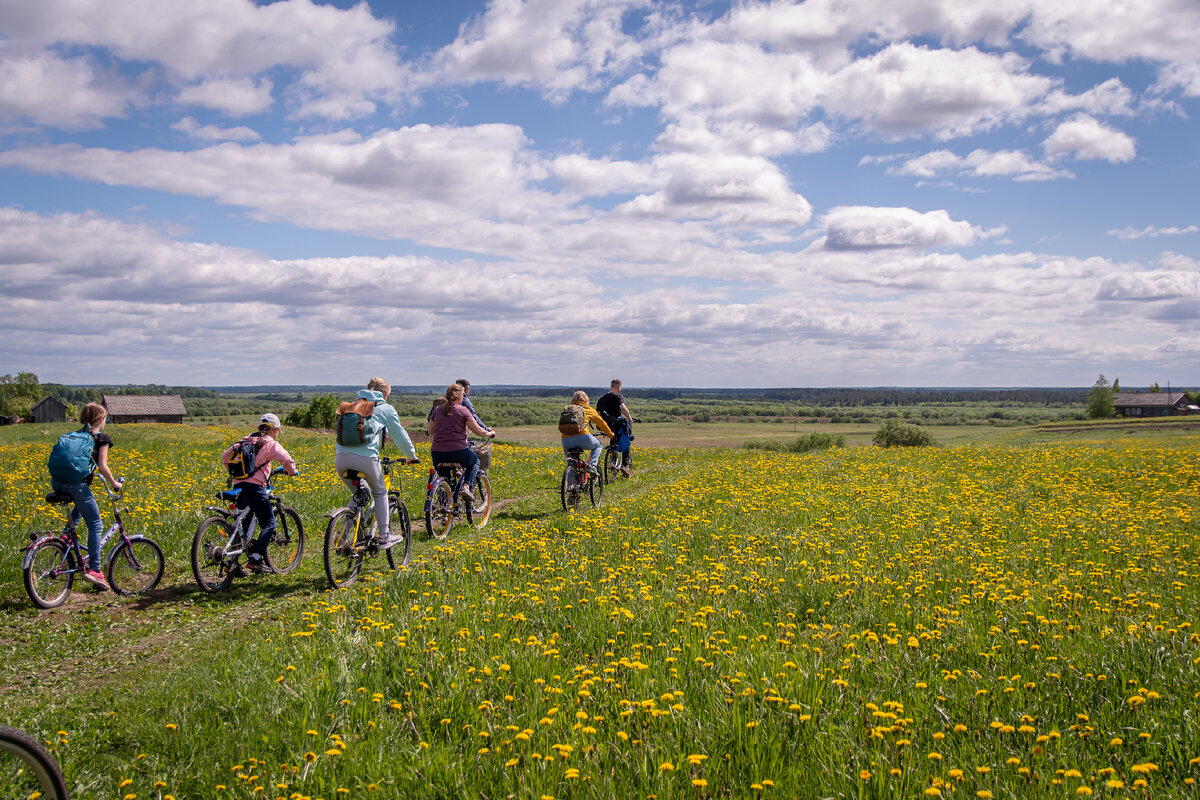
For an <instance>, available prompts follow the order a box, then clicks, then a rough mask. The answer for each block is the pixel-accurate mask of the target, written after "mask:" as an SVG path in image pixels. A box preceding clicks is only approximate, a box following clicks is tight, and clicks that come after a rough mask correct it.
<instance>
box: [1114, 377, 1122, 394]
mask: <svg viewBox="0 0 1200 800" xmlns="http://www.w3.org/2000/svg"><path fill="white" fill-rule="evenodd" d="M1119 391H1121V379H1120V378H1114V379H1113V394H1116V393H1117V392H1119Z"/></svg>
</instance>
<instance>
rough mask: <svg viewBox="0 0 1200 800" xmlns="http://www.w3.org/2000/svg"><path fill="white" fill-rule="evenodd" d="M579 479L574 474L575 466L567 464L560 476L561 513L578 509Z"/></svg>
mask: <svg viewBox="0 0 1200 800" xmlns="http://www.w3.org/2000/svg"><path fill="white" fill-rule="evenodd" d="M580 494H582V492H581V491H580V489H579V477H578V476H577V475H576V474H575V464H574V463H569V464H567V468H566V469H564V470H563V476H562V507H563V511H574V510H575V509H576V508H578V507H579V496H580Z"/></svg>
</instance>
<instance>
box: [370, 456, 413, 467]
mask: <svg viewBox="0 0 1200 800" xmlns="http://www.w3.org/2000/svg"><path fill="white" fill-rule="evenodd" d="M379 463H380V464H386V465H388V466H391V465H392V464H420V463H421V459H419V458H389V457H388V456H383V457H382V458H380V459H379Z"/></svg>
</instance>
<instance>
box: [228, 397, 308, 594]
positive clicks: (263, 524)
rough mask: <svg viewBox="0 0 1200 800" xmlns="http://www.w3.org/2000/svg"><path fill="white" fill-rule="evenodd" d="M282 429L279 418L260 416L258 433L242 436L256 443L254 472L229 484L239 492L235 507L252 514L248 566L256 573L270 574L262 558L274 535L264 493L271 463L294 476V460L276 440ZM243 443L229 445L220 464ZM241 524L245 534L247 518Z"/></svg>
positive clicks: (268, 497)
mask: <svg viewBox="0 0 1200 800" xmlns="http://www.w3.org/2000/svg"><path fill="white" fill-rule="evenodd" d="M282 430H283V428H282V426H281V425H280V424H279V417H277V416H275V415H274V414H263V415H262V418H261V419H259V421H258V433H252V434H250V436H247V437H246V439H254V440H255V444H256V451H255V455H254V471H253V472H252V473H251V474H250V476H249V477H246V478H242V479H240V480H239V481H238V482H237V483H235V484H234V485H233V488H235V489H241V492H240V493H239V494H238V498H237V507H238V508H246V507H249V508H250V510H251V511H253V512H254V518H255V519H257V520H258V538H257V539H255V540H254V542H253V544H251V545H250V552H249V565H248V566H249V568H250V571H251V572H257V573H260V574H261V573H269V572H274V570H273V569H271V566H270V565H269V564H268V563H267V561H266V559H265V558H264V556H265V555H266V553H267V545H268V544H269V543H270V542H271V537H273V536H274V535H275V510H274V508H272V507H271V495H270V493H269V492H268V491H267V479H268V478H269V477H270V475H271V463H272V462H275V461H278V462H279V463H280V464H283V468H284V470H285V471H286V472H287V474H288V475H296V474H297V471H296V461H295V459H293V458H292V457H291V455H290V454H289V453H288V451H287V450H285V449H283V445H281V444H280V443H279V442H278V441H276V440H277V439H278V438H279V434H280V433H281V432H282ZM243 441H245V439H243V440H241V441H238V442H236V443H234V444H232V445H230V446H229V449H227V450H226V451H225V452H224V453H222V454H221V463H223V464H225V466H226V467H228V466H229V462H230V461H231V460H232V459H233V457H234V451H235V449H236V448H237V446H238V445H240V444H241V443H242V442H243ZM242 525H243V528H242V533H243V534H245V533H246V532H247V531H248V530H249V528H250V517H249V516H247V517H246V520H245V521H244V522H243V523H242Z"/></svg>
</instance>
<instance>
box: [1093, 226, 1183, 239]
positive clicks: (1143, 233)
mask: <svg viewBox="0 0 1200 800" xmlns="http://www.w3.org/2000/svg"><path fill="white" fill-rule="evenodd" d="M1197 232H1200V226H1198V225H1188V226H1186V227H1183V228H1179V227H1168V228H1160V227H1158V226H1156V225H1147V226H1146V227H1144V228H1134V227H1133V226H1127V227H1124V228H1114V229H1112V230H1110V231H1109V232H1108V235H1109V236H1115V237H1117V238H1118V239H1157V238H1158V237H1159V236H1180V235H1183V234H1185V233H1197Z"/></svg>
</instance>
